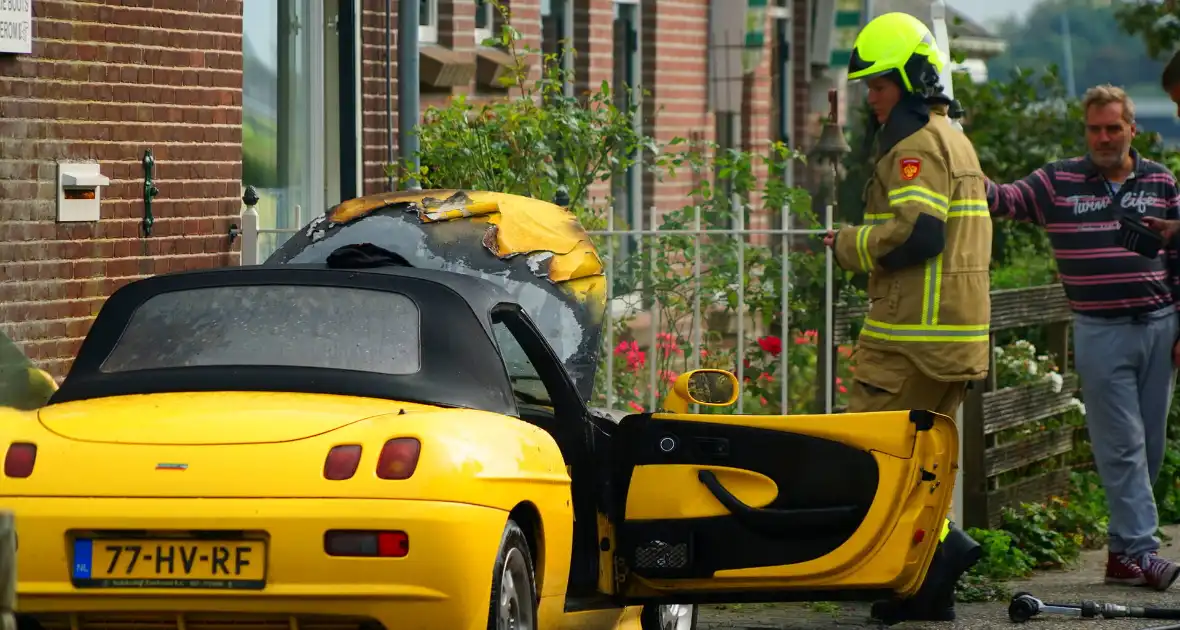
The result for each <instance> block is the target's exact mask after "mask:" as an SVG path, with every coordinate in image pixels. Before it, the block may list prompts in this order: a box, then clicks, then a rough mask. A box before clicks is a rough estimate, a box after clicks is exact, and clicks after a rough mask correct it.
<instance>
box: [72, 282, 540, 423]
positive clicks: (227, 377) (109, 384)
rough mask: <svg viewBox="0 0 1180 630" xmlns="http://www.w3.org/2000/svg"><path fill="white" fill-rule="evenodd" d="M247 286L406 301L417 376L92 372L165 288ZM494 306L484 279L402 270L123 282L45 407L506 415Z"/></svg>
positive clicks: (495, 294)
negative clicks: (373, 294) (345, 404)
mask: <svg viewBox="0 0 1180 630" xmlns="http://www.w3.org/2000/svg"><path fill="white" fill-rule="evenodd" d="M253 285H295V286H321V287H347V288H356V289H371V290H378V291H389V292H395V293H399V294H402V295H405V296H407V297H409V298H410V299H412V300H413V301H414V302H415V304H416V305H417V307H418V309H419V311H420V316H421V321H422V322H423V325H422V326H421V328H420V331H419V334H420V336H421V344H422V357H421V361H422V365H421V369H420V370H419V371H418V372H417V373H414V374H377V373H372V372H363V371H353V370H339V369H327V368H304V367H289V366H240V367H236V366H235V367H220V366H219V367H204V366H201V367H180V368H167V369H147V370H135V371H127V372H114V373H108V372H102V371H101V370H100V366H101V365H102V364H103V361H105V360H106V358H107V357H108V356H109V355H110V353H111V351H112V350H113V349H114V348H115V346H116V345H117V343H118V340H119V338H120V337H121V336H122V334H123V332H124V330H125V329H126V327H127V325H128V323H129V322H130V320H131V317H132V315H133V314H134V313H135V311H136V309H137V308H139V306H140V305H142V304H143V303H144V302H146V301H147V300H149V299H151V298H153V297H155V296H157V295H160V294H163V293H168V292H172V291H185V290H191V289H200V288H212V287H225V286H253ZM501 305H508V306H509V307H516V308H519V305H517V304H516V303H515V300H514V299H513V298H512V297H511V295H509V294H508V293H507V292H505V291H503V290H502V289H500V288H499V287H498V286H497V285H495V284H494V283H492V282H489V281H486V280H483V279H480V278H477V277H472V276H466V275H462V274H458V273H454V272H449V271H438V270H430V269H417V268H410V267H402V266H389V265H387V266H379V267H375V268H365V269H355V268H350V269H334V268H329V267H328V266H327V265H326V264H307V265H282V266H245V267H224V268H217V269H208V270H195V271H182V272H174V273H168V274H161V275H157V276H152V277H149V278H145V279H142V280H138V281H135V282H132V283H130V284H128V285H126V286H124V287H122V288H120V289H119V290H117V291H115V292H114V293H113V294H112V295H111V297H110V298H109V299H108V300H107V301H106V303H105V304H104V305H103V308H102V310H101V311H100V312H99V314H98V317H97V318H96V319H95V320H94V324H93V325H92V326H91V328H90V332H89V334H87V336H86V339H85V340H84V341H83V343H82V346H81V348H80V349H79V351H78V356H77V358H76V359H75V360H74V363H73V365H72V367H71V369H70V372H69V374H68V375H67V376H66V378H65V380H64V381H63V382H62V384H61V388H60V389H59V390H58V391H57V393H56V394H54V396H53V398H52V399H51V400H50V404H55V403H62V402H68V401H75V400H85V399H90V398H99V397H105V396H118V395H128V394H150V393H163V392H196V391H275V392H282V391H288V392H300V393H325V394H344V395H353V396H363V397H370V398H385V399H391V400H405V401H410V402H421V403H426V404H434V405H441V406H448V407H462V408H471V409H481V410H485V411H491V412H494V413H502V414H506V415H513V416H515V415H517V408H516V403H515V398H514V396H513V394H512V387H511V383H510V382H509V380H508V375H507V372H506V370H505V367H504V363H503V360H502V359H501V357H500V353H499V350H498V347H497V346H496V344H495V342H494V341H493V337H492V333H491V325H492V324H491V315H492V313H493V311H494V310H495V309H496V308H497V307H500V306H501ZM522 314H523V313H522ZM292 334H298V331H293V332H292Z"/></svg>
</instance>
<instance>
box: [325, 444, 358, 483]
mask: <svg viewBox="0 0 1180 630" xmlns="http://www.w3.org/2000/svg"><path fill="white" fill-rule="evenodd" d="M360 465H361V447H360V445H358V444H341V445H340V446H333V447H332V450H330V451H328V456H327V457H326V458H324V479H331V480H332V481H342V480H344V479H352V476H353V475H355V474H356V469H357V467H358V466H360Z"/></svg>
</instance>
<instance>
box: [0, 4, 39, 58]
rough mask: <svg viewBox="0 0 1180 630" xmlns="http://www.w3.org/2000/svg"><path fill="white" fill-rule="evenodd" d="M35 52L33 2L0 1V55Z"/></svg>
mask: <svg viewBox="0 0 1180 630" xmlns="http://www.w3.org/2000/svg"><path fill="white" fill-rule="evenodd" d="M31 52H33V0H0V53H22V54H26V55H27V54H29V53H31Z"/></svg>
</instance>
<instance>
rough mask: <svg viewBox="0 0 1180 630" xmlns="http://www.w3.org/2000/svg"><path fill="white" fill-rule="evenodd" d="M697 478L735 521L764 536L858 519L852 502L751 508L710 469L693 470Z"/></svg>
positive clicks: (835, 526)
mask: <svg viewBox="0 0 1180 630" xmlns="http://www.w3.org/2000/svg"><path fill="white" fill-rule="evenodd" d="M697 479H699V480H700V482H701V483H702V484H704V485H705V487H706V488H708V489H709V492H710V493H712V495H713V496H714V497H715V498H716V499H717V500H718V501H719V502H720V503H721V505H723V506H725V509H727V510H729V512H730V514H733V517H734V518H735V519H737V521H738V522H739V523H741V524H742V525H743V526H744V527H746V528H747V529H749V530H752V531H754V532H757V533H759V534H761V535H763V536H765V537H767V538H785V537H788V536H801V535H813V534H815V532H816V531H820V530H829V531H830V530H833V529H840V528H843V527H847V526H849V525H853V526H855V525H857V524H858V523H859V522H860V519H861V517H860V516H859V515H858V514H857V511H858V506H855V505H840V506H836V507H825V508H800V509H794V510H766V509H758V508H753V507H750V506H748V505H746V504H745V503H743V502H742V500H741V499H739V498H737V497H735V496H734V495H733V493H731V492H730V491H729V490H726V489H725V486H723V485H721V481H720V480H719V479H717V475H716V474H714V473H713V471H711V470H700V471H697Z"/></svg>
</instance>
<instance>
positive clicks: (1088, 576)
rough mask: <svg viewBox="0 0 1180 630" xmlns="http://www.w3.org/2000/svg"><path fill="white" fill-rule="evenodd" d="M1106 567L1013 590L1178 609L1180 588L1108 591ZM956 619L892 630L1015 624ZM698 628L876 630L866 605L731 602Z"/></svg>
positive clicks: (704, 617) (1052, 625) (1036, 624)
mask: <svg viewBox="0 0 1180 630" xmlns="http://www.w3.org/2000/svg"><path fill="white" fill-rule="evenodd" d="M1165 530H1166V531H1167V532H1168V534H1169V535H1171V536H1172V539H1173V540H1172V542H1171V543H1170V544H1168V543H1166V544H1168V547H1166V548H1165V549H1164V550H1163V553H1164V554H1166V555H1169V556H1171V557H1174V558H1175V557H1180V526H1174V527H1168V528H1165ZM1105 563H1106V553H1105V552H1104V551H1092V552H1087V553H1085V554H1083V556H1082V558H1081V559H1080V560H1079V562H1078V564H1077V566H1075V567H1073V568H1071V569H1070V570H1068V571H1053V572H1046V573H1040V574H1037V575H1035V576H1033V578H1032V579H1029V580H1026V581H1021V582H1014V583H1012V584H1011V585H1010V587H1011V589H1012V590H1013V591H1028V592H1030V593H1032V594H1034V595H1036V596H1037V597H1039V598H1040V599H1042V600H1044V601H1059V602H1063V603H1073V602H1079V601H1082V600H1085V599H1090V600H1095V601H1107V602H1111V603H1119V604H1135V605H1146V606H1168V607H1180V585H1177V586H1174V587H1173V589H1172V590H1171V591H1168V592H1165V593H1157V592H1155V591H1153V590H1150V589H1146V588H1128V587H1112V586H1106V585H1104V584H1102V571H1103V567H1104V566H1105ZM958 617H959V618H958V620H957V621H955V622H951V623H925V624H918V623H906V624H901V625H897V626H894V629H895V630H999V629H1001V628H1004V629H1006V630H1011V629H1013V628H1015V627H1017V626H1015V625H1014V624H1012V623H1011V622H1010V621H1008V604H1007V602H994V603H986V604H959V606H958ZM1169 623H1177V622H1168V621H1159V620H1156V621H1152V620H1109V621H1108V620H1079V619H1066V618H1060V617H1059V618H1049V617H1046V618H1044V619H1036V620H1033V621H1030V622H1029V623H1028V624H1027V625H1025V626H1024V627H1025V628H1026V629H1027V630H1070V629H1074V630H1095V629H1098V628H1101V629H1102V630H1140V629H1143V628H1151V627H1156V626H1160V625H1166V624H1169ZM699 627H700V630H754V629H758V630H767V629H772V628H773V629H776V630H820V629H823V628H836V629H839V628H845V629H855V628H858V627H873V628H875V627H879V626H878V624H876V623H874V622H872V621H871V620H869V618H868V605H862V604H830V603H825V604H818V605H804V604H789V605H788V604H731V605H725V606H708V607H702V610H701V616H700V624H699Z"/></svg>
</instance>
